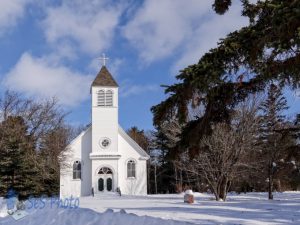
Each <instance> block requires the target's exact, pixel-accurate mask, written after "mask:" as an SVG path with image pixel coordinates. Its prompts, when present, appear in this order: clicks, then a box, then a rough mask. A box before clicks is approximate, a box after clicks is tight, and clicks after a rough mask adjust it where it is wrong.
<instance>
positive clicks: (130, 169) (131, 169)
mask: <svg viewBox="0 0 300 225" xmlns="http://www.w3.org/2000/svg"><path fill="white" fill-rule="evenodd" d="M127 177H133V178H135V161H133V160H129V161H128V162H127Z"/></svg>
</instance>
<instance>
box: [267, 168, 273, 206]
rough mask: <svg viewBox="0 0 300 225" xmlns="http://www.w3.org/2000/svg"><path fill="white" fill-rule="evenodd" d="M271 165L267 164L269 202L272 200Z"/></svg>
mask: <svg viewBox="0 0 300 225" xmlns="http://www.w3.org/2000/svg"><path fill="white" fill-rule="evenodd" d="M272 166H273V165H272V163H269V187H268V192H269V200H273V171H272Z"/></svg>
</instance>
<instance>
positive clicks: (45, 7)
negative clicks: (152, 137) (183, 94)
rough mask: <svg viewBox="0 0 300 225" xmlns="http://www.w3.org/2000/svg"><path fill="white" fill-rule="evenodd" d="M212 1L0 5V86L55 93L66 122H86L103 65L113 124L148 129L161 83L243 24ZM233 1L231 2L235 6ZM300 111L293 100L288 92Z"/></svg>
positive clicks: (53, 0) (16, 0) (49, 0)
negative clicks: (111, 83)
mask: <svg viewBox="0 0 300 225" xmlns="http://www.w3.org/2000/svg"><path fill="white" fill-rule="evenodd" d="M212 2H213V1H212V0H201V1H199V0H188V1H183V0H144V1H142V0H141V1H137V0H122V1H112V0H7V1H5V0H1V1H0V59H1V61H0V86H1V89H0V90H1V92H2V93H3V91H4V90H6V89H11V90H14V91H17V92H20V93H22V94H23V95H24V96H28V97H34V98H49V97H53V96H55V97H56V98H58V100H59V101H60V104H62V106H63V107H64V108H65V110H66V111H69V112H70V114H69V116H68V118H67V119H68V122H70V123H71V124H74V125H79V124H87V123H89V122H90V113H91V109H90V94H89V87H90V84H91V82H92V80H93V79H94V77H95V76H96V74H97V73H98V71H99V70H100V67H101V63H100V61H99V60H97V58H99V57H100V56H101V55H102V53H103V52H105V53H106V55H107V56H108V57H109V61H108V63H107V67H108V69H109V70H110V72H111V73H112V75H113V76H114V77H115V79H116V80H117V81H118V83H119V86H120V100H119V122H120V124H121V125H122V126H123V127H124V128H125V129H128V128H129V127H131V126H134V125H135V126H138V127H139V128H141V129H146V130H147V129H151V128H152V114H151V112H150V108H151V106H153V105H155V104H158V103H159V102H160V101H161V100H163V99H164V98H165V96H164V92H163V88H161V87H160V85H161V84H172V83H174V82H175V78H174V77H175V75H177V74H178V71H179V70H180V69H183V68H184V67H186V66H187V65H190V64H193V63H196V62H197V61H198V60H199V58H200V57H201V56H202V55H203V54H204V53H205V52H206V51H207V50H209V49H210V48H212V47H215V46H216V45H217V42H218V39H219V38H222V37H224V36H225V35H226V34H227V33H229V32H231V31H234V30H236V29H238V28H240V27H242V26H244V25H247V23H248V21H247V19H246V18H243V17H241V16H240V10H241V7H240V5H238V3H234V5H233V7H231V9H230V11H229V12H228V13H227V14H225V15H224V16H219V15H216V14H215V13H214V12H213V11H212V8H211V5H212ZM235 2H237V1H235ZM287 95H288V98H289V103H290V105H291V106H292V108H291V109H290V111H289V113H290V114H293V113H295V112H297V111H298V112H299V106H297V104H298V105H299V101H298V100H296V99H295V98H294V97H293V96H292V95H291V94H287Z"/></svg>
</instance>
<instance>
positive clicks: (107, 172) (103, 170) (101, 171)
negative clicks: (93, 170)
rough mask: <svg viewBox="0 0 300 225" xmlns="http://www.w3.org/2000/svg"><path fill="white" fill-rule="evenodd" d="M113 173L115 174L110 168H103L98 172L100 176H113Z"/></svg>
mask: <svg viewBox="0 0 300 225" xmlns="http://www.w3.org/2000/svg"><path fill="white" fill-rule="evenodd" d="M112 173H113V172H112V171H111V169H110V168H108V167H102V168H101V169H100V170H99V172H98V174H112Z"/></svg>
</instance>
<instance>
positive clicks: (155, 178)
mask: <svg viewBox="0 0 300 225" xmlns="http://www.w3.org/2000/svg"><path fill="white" fill-rule="evenodd" d="M154 185H155V194H157V175H156V164H154Z"/></svg>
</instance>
